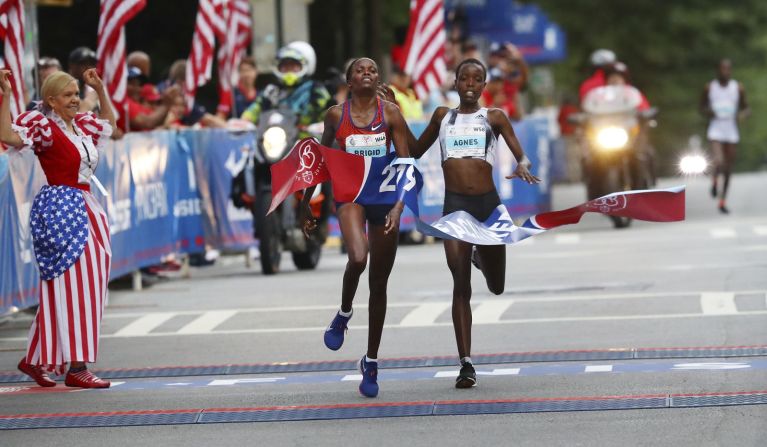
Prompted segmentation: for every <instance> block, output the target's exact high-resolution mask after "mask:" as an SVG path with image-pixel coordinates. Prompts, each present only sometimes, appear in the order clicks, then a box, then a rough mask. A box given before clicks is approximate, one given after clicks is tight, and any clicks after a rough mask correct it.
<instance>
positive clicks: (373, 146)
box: [346, 132, 387, 157]
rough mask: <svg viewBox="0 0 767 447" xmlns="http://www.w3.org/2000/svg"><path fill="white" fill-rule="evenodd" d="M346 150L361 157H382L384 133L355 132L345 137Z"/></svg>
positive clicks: (384, 146) (384, 150) (384, 151)
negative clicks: (364, 133)
mask: <svg viewBox="0 0 767 447" xmlns="http://www.w3.org/2000/svg"><path fill="white" fill-rule="evenodd" d="M346 152H348V153H350V154H354V155H362V156H363V157H382V156H384V155H386V152H387V150H386V133H385V132H381V133H377V134H366V135H361V134H356V135H349V136H348V137H346Z"/></svg>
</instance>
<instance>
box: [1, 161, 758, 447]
mask: <svg viewBox="0 0 767 447" xmlns="http://www.w3.org/2000/svg"><path fill="white" fill-rule="evenodd" d="M680 183H687V185H688V187H687V205H688V206H687V220H686V221H684V222H679V223H670V224H657V223H644V222H635V223H634V225H632V227H631V228H629V229H625V230H614V229H612V228H611V225H610V223H609V221H608V220H607V219H606V218H603V217H600V216H587V217H586V218H584V220H583V221H582V222H581V223H580V224H579V225H577V226H573V227H569V228H564V229H558V230H554V231H551V232H548V233H546V234H543V235H539V236H536V237H535V238H533V239H532V240H530V241H527V242H524V243H522V244H519V245H516V246H513V247H509V248H508V249H507V256H508V261H507V263H508V269H507V290H506V292H505V293H504V294H502V295H500V296H494V295H491V294H489V293H488V292H487V291H486V287H485V285H484V283H483V280H482V278H481V277H480V275H478V274H476V272H475V275H474V278H473V289H474V299H473V306H474V320H475V326H474V332H473V354H474V357H475V358H483V359H485V360H486V361H483V363H482V364H479V365H478V366H477V370H478V372H479V373H480V376H479V386H478V387H476V388H474V389H470V390H456V389H455V388H453V380H454V376H455V373H456V372H457V370H458V368H457V366H456V365H457V358H456V354H455V341H454V336H453V329H452V325H451V320H450V296H451V280H450V276H449V272H448V270H447V267H446V265H445V261H444V253H443V250H442V246H441V245H440V244H431V245H422V246H402V247H400V251H399V253H398V258H397V262H396V265H395V268H394V271H393V273H392V277H391V281H390V289H389V310H388V313H387V327H386V329H385V331H384V337H383V342H382V346H381V350H380V356H381V358H383V359H399V358H412V359H411V360H412V362H415V363H414V364H417V365H420V366H416V367H408V368H404V367H396V366H394V367H390V368H384V369H382V371H381V373H380V378H379V383H380V385H381V393H380V395H379V397H378V398H377V399H374V400H371V399H365V398H362V397H360V395H359V394H358V392H357V384H358V378H357V377H356V371H354V369H353V368H352V367H349V368H346V369H344V368H345V367H344V366H342V367H340V368H339V367H331V366H332V364H331V362H334V361H338V362H340V363H337V364H336V365H339V364H340V365H347V364H350V361H353V360H356V359H357V358H359V357H360V356H361V355H362V354H363V353H364V351H365V344H366V339H367V332H366V325H367V315H366V307H365V304H366V301H367V297H366V293H365V290H366V287H364V284H366V280H365V279H363V280H362V281H361V285H362V286H361V287H360V291H361V292H360V293H359V294H358V297H357V300H356V305H355V309H356V313H355V315H354V318H353V319H352V321H351V326H350V330H349V332H348V334H347V341H346V343H345V344H344V346H343V348H342V349H341V350H340V351H338V352H331V351H329V350H327V349H326V348H325V347H324V345H323V342H322V333H323V330H324V328H325V326H326V325H327V324H328V322H329V321H330V319H331V318H332V316H333V314H334V312H335V309H336V308H337V306H338V304H339V299H340V298H339V292H340V282H341V273H342V271H343V268H344V264H345V258H344V256H342V255H341V254H339V253H338V251H337V249H328V250H327V251H326V252H325V253H324V254H323V259H322V261H321V264H320V266H319V268H318V269H317V270H316V271H312V272H297V271H295V270H294V269H293V267H292V265H290V260H289V256H287V257H286V259H284V261H283V262H284V263H283V269H284V270H285V271H284V272H282V273H280V274H279V275H276V276H263V275H261V273H260V272H259V271H258V269H257V268H255V267H254V268H252V269H248V268H246V267H245V265H244V263H243V262H242V260H241V259H239V258H234V257H232V258H225V259H223V260H222V261H221V262H219V263H218V264H217V265H215V266H213V267H208V268H200V269H193V271H192V278H191V279H170V280H163V281H159V282H157V283H155V284H154V285H152V286H151V287H148V288H147V289H145V290H144V291H142V292H132V291H129V290H114V291H112V293H111V297H110V306H109V308H108V312H107V314H106V315H105V319H104V324H103V328H102V333H103V337H102V345H101V352H100V358H99V362H98V364H97V365H96V366H95V369H99V368H101V369H119V368H150V370H149V371H148V372H147V373H146V376H145V377H134V378H125V379H114V380H115V382H116V383H115V386H114V387H113V388H111V389H109V390H103V391H102V390H99V391H90V390H89V391H72V390H69V389H67V388H65V387H63V386H59V387H56V388H54V389H53V390H43V391H40V390H39V389H35V388H34V387H31V385H30V384H29V382H20V383H2V384H0V396H2V397H0V424H2V418H3V417H9V416H15V415H21V414H48V413H84V412H127V411H137V412H144V413H145V412H146V411H147V410H168V411H169V412H170V410H179V411H177V413H183V411H185V410H192V409H211V408H224V409H232V408H248V409H252V408H254V407H270V408H271V407H279V408H280V409H281V410H285V408H284V407H287V406H310V407H312V408H314V407H316V406H323V410H322V411H326V410H327V409H328V408H330V407H329V406H334V407H333V408H335V409H348V408H350V406H353V405H362V407H360V408H362V410H364V411H368V410H370V409H371V407H370V406H369V405H368V404H371V403H375V404H386V406H385V408H392V409H397V408H400V407H402V405H403V404H405V403H408V405H410V404H409V403H412V402H426V403H429V405H435V407H434V408H436V407H439V404H440V403H444V402H446V401H450V402H453V401H466V400H480V401H494V402H496V401H500V400H507V401H513V402H515V405H517V404H518V405H522V406H524V405H530V402H538V403H541V402H544V403H545V404H546V405H554V407H551V408H550V409H551V410H556V412H553V411H546V412H527V411H526V412H521V413H514V414H469V415H451V416H439V415H437V416H434V415H430V416H410V417H388V416H385V417H384V416H381V417H374V418H366V419H337V420H313V421H290V422H250V423H247V422H245V423H211V424H189V425H181V424H175V425H151V426H130V427H128V426H122V427H91V428H55V429H35V430H13V431H0V445H3V446H5V445H9V446H10V445H35V446H38V445H39V446H43V445H58V446H61V445H75V444H77V445H104V444H107V445H141V444H147V443H151V444H153V445H162V446H166V445H168V446H171V445H235V444H242V443H244V442H248V443H254V442H257V443H258V444H259V445H280V446H281V445H338V444H339V443H343V442H346V443H360V442H366V441H367V442H368V443H370V444H371V445H402V444H403V443H414V444H417V445H420V444H425V445H464V444H469V445H491V444H495V445H497V444H501V445H616V444H621V445H691V446H708V445H737V446H761V445H765V444H767V423H766V421H767V405H763V404H756V405H743V404H742V403H743V402H732V401H731V402H730V403H734V405H727V406H722V405H718V404H719V403H722V402H719V401H712V402H710V403H711V404H712V406H706V407H695V408H658V409H650V408H644V409H612V410H598V409H596V410H595V411H576V410H578V408H581V407H577V405H576V406H575V407H568V406H567V405H564V406H562V407H561V408H560V407H557V406H556V405H559V404H558V403H560V402H582V401H584V400H585V401H587V402H592V401H594V399H591V400H590V399H585V398H597V399H596V401H597V402H612V403H615V402H624V401H626V400H627V399H628V400H631V399H635V398H636V396H676V395H701V394H706V393H719V394H722V393H746V392H747V393H752V392H756V391H763V390H767V355H765V353H767V350H762V352H763V353H762V354H758V355H746V354H744V355H741V356H738V355H737V353H738V352H747V351H748V350H745V351H743V350H742V349H741V350H740V351H739V350H738V349H734V348H733V347H743V346H751V347H754V346H757V347H759V346H767V200H764V198H763V194H764V191H766V190H767V174H765V173H757V174H744V175H739V176H736V177H735V179H734V180H733V185H732V192H731V198H730V201H729V206H730V208H731V210H732V213H731V214H730V215H727V216H724V215H720V214H719V213H718V212H717V210H716V207H715V203H714V201H713V200H712V199H710V198H709V197H708V196H707V187H708V183H707V181H706V180H704V179H690V180H685V179H668V180H665V181H663V182H662V184H661V185H660V186H670V185H675V184H680ZM583 197H584V193H583V190H582V188H581V187H579V186H577V185H573V186H558V187H556V188H555V190H554V208H564V207H568V206H572V205H574V204H577V203H580V202H582V201H583ZM30 319H31V316H28V315H19V316H18V317H17V318H15V319H13V320H12V321H9V322H6V323H4V324H2V325H0V370H3V371H7V372H10V371H11V370H13V368H14V367H15V365H16V363H17V362H18V359H19V357H20V356H21V355H22V352H23V348H24V345H25V336H26V330H27V328H28V326H29V322H30ZM680 347H688V348H692V349H691V350H690V352H691V353H690V354H685V353H684V352H682V353H681V354H678V355H675V356H674V358H666V357H664V356H663V355H660V354H658V353H663V352H664V350H663V349H654V348H680ZM703 347H727V349H725V350H723V351H716V352H714V351H712V352H711V353H709V354H706V352H708V351H706V350H705V349H698V348H703ZM564 351H567V352H564ZM521 352H543V353H544V354H538V355H537V356H532V355H531V356H529V357H528V358H525V359H523V358H522V357H519V356H517V357H508V356H507V357H503V356H500V355H495V354H502V353H521ZM573 352H575V353H576V354H573ZM723 352H726V353H729V354H728V355H724V354H722V353H723ZM748 352H751V351H748ZM594 353H597V354H600V355H605V354H607V356H606V357H605V358H602V359H600V360H590V358H594V357H588V356H589V355H592V354H594ZM610 353H616V354H621V353H630V354H631V355H629V356H628V357H625V358H619V357H620V355H617V356H612V357H611V355H610ZM637 353H646V354H647V355H645V356H644V357H646V358H634V357H642V355H637ZM717 354H718V355H717ZM594 355H596V354H594ZM543 356H547V358H544V357H543ZM573 356H575V357H573ZM613 357H614V358H613ZM445 358H447V360H444V359H445ZM453 359H454V360H453ZM543 360H547V361H543ZM306 362H320V363H312V365H319V366H317V367H316V368H314V370H305V371H302V372H290V367H288V366H289V365H291V364H298V365H299V366H300V365H303V366H306ZM419 362H420V363H419ZM241 364H277V366H279V367H280V368H283V369H282V370H275V372H271V373H264V372H262V373H253V372H251V373H246V374H235V373H231V372H232V371H234V370H232V369H231V367H226V368H229V369H227V371H229V372H230V373H229V374H221V373H220V371H219V372H216V371H213V373H211V372H210V371H211V370H208V371H201V370H200V371H198V372H195V371H191V372H190V371H189V370H186V371H187V372H186V373H185V374H187V375H183V376H182V375H179V376H173V377H167V376H166V377H158V376H159V375H160V374H155V373H156V372H157V371H156V370H152V368H155V369H156V368H158V367H166V366H167V367H182V366H193V365H214V366H215V365H241ZM286 365H288V366H286ZM329 365H331V366H329ZM285 368H287V369H285ZM220 369H221V368H219V370H220ZM308 369H312V368H308ZM0 377H2V376H1V375H0ZM730 395H731V396H732V395H735V396H737V394H730ZM725 400H726V399H725ZM525 402H527V403H525ZM435 403H436V404H435ZM488 405H489V404H480V405H479V407H477V408H482V409H483V410H479V411H474V413H478V412H480V413H481V412H483V411H486V410H487V409H488V408H489V407H488ZM541 405H543V404H541ZM377 408H384V407H377ZM595 408H600V407H598V406H597V407H595ZM362 410H361V411H362ZM270 411H271V410H270ZM339 411H341V410H339ZM488 412H491V411H488ZM6 419H7V418H6Z"/></svg>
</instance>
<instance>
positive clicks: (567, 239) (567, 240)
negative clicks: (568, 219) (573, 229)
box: [554, 233, 581, 245]
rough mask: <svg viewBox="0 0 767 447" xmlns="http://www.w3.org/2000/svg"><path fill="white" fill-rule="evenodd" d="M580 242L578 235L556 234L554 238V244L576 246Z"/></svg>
mask: <svg viewBox="0 0 767 447" xmlns="http://www.w3.org/2000/svg"><path fill="white" fill-rule="evenodd" d="M580 241H581V235H580V234H578V233H565V234H558V235H556V236H555V237H554V243H556V244H567V245H572V244H577V243H579V242H580Z"/></svg>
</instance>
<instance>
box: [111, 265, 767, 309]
mask: <svg viewBox="0 0 767 447" xmlns="http://www.w3.org/2000/svg"><path fill="white" fill-rule="evenodd" d="M754 265H756V264H754ZM633 285H634V284H624V283H617V284H611V283H607V284H599V287H600V288H612V287H630V286H633ZM568 288H569V286H568V287H561V288H557V289H555V290H548V289H547V290H546V291H545V293H547V295H544V294H542V293H541V292H538V293H536V292H535V291H531V292H529V293H528V292H515V291H514V290H509V291H508V292H507V293H506V294H505V295H504V296H508V295H518V296H515V298H514V302H515V303H522V302H536V303H540V302H569V301H593V300H624V299H628V300H631V299H640V298H674V297H681V296H693V295H695V296H697V295H700V294H701V293H704V292H706V291H705V290H691V291H686V292H685V291H682V292H636V293H605V294H599V295H594V294H589V295H569V294H568V295H563V294H560V295H554V293H562V292H566V291H567V289H568ZM732 292H733V293H736V294H749V293H765V290H764V289H761V290H756V289H747V290H733V291H732ZM452 295H453V291H452V289H443V290H420V291H417V292H414V293H412V294H411V295H410V296H413V297H418V298H439V297H442V298H445V297H451V296H452ZM481 296H490V293H489V292H483V291H481V290H478V291H476V292H475V293H474V298H477V299H474V298H472V303H482V302H485V301H489V300H487V299H482V298H479V297H481ZM491 300H492V299H491ZM422 304H424V302H423V301H402V302H393V303H388V304H387V308H403V307H417V306H420V305H422ZM367 308H368V306H367V304H365V303H360V304H356V303H355V304H354V309H355V310H357V311H358V310H361V309H367ZM219 310H227V311H232V312H236V313H266V314H271V313H278V312H309V311H323V310H327V311H337V310H338V304H326V305H311V306H276V307H242V308H231V309H211V311H219ZM205 312H206V311H205V310H174V311H173V314H174V315H202V314H203V313H205ZM161 313H162V312H161ZM153 314H154V312H116V311H111V310H110V309H107V312H106V313H105V314H104V318H105V319H125V318H139V317H144V316H147V315H153ZM333 315H334V313H333V312H331V313H330V314H328V318H329V319H330V318H332V316H333Z"/></svg>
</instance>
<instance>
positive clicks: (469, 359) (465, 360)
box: [461, 357, 471, 365]
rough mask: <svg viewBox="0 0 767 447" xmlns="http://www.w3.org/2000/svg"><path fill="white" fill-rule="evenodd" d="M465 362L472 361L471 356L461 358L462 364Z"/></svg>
mask: <svg viewBox="0 0 767 447" xmlns="http://www.w3.org/2000/svg"><path fill="white" fill-rule="evenodd" d="M464 363H471V357H464V358H462V359H461V365H463V364H464Z"/></svg>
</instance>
